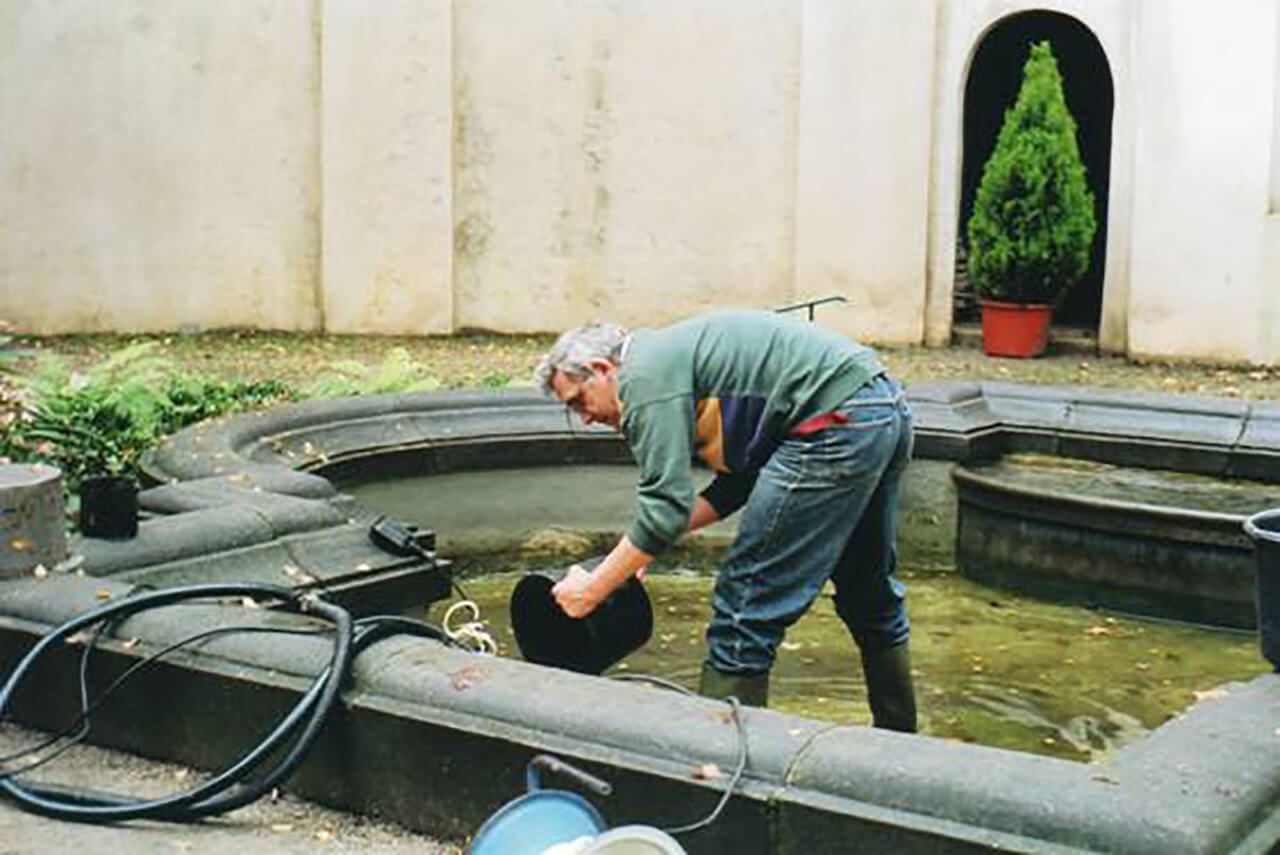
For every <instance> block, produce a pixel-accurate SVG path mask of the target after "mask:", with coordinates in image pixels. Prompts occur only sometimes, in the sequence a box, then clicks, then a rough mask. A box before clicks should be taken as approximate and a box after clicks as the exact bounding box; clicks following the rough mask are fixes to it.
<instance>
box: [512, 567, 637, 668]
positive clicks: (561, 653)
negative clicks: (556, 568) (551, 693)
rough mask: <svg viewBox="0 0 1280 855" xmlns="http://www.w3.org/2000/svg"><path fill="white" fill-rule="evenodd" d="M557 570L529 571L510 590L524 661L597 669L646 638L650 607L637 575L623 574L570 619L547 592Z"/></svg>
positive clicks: (627, 653) (553, 582) (558, 576)
mask: <svg viewBox="0 0 1280 855" xmlns="http://www.w3.org/2000/svg"><path fill="white" fill-rule="evenodd" d="M597 563H598V562H597ZM584 566H587V565H584ZM563 575H564V573H563V571H561V572H557V573H530V574H529V575H527V576H525V577H524V578H523V579H521V580H520V581H519V582H518V583H516V587H515V590H514V591H512V593H511V628H512V631H513V632H514V633H515V637H516V643H517V644H518V645H519V647H520V653H521V655H523V656H524V658H525V661H527V662H534V663H536V664H538V665H550V666H552V667H555V668H564V669H565V670H567V671H577V672H578V673H580V674H602V673H604V671H605V670H606V669H608V668H609V667H610V666H612V665H614V664H615V663H617V662H619V661H621V660H622V659H623V658H625V657H626V656H628V655H629V654H631V653H634V652H635V651H637V650H639V649H640V648H641V647H643V646H644V645H645V644H646V643H648V641H649V638H650V637H651V636H652V635H653V606H652V604H651V603H650V602H649V595H648V594H647V593H645V590H644V585H643V584H641V583H640V581H639V580H637V579H635V578H631V579H628V580H627V581H626V582H624V583H623V584H622V585H620V586H619V587H618V589H617V590H615V591H614V592H613V593H612V594H610V595H609V598H608V599H606V600H605V601H604V602H603V603H601V604H600V605H599V606H597V607H596V609H595V611H593V612H592V613H591V614H589V615H587V616H586V617H584V618H571V617H569V616H568V615H567V614H565V613H564V611H563V610H561V608H560V606H559V605H558V604H557V603H556V601H555V597H553V596H552V594H551V589H552V587H554V586H555V583H556V582H557V581H559V579H560V578H561V577H562V576H563Z"/></svg>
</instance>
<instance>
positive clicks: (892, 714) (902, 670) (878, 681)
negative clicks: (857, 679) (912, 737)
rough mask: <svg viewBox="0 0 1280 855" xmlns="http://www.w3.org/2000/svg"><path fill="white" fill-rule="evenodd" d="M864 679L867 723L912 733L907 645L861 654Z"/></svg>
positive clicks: (912, 701) (913, 709) (913, 718)
mask: <svg viewBox="0 0 1280 855" xmlns="http://www.w3.org/2000/svg"><path fill="white" fill-rule="evenodd" d="M862 674H863V676H864V677H865V678H866V681H867V703H868V704H870V706H871V723H872V725H874V726H875V727H879V728H884V729H885V730H897V731H901V732H902V733H915V732H916V695H915V690H914V689H913V688H912V685H911V656H910V654H909V653H908V652H907V644H906V642H903V643H902V644H899V645H896V646H894V647H890V648H889V649H888V650H881V651H880V652H878V653H873V654H871V655H870V656H867V655H864V656H863V657H862Z"/></svg>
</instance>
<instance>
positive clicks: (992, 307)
mask: <svg viewBox="0 0 1280 855" xmlns="http://www.w3.org/2000/svg"><path fill="white" fill-rule="evenodd" d="M1051 320H1053V306H1051V305H1049V304H1047V303H1002V302H999V301H996V300H983V301H982V352H983V353H985V354H987V355H988V356H1014V357H1021V358H1026V357H1031V356H1039V355H1040V354H1042V353H1044V350H1045V348H1046V347H1047V346H1048V344H1049V322H1050V321H1051Z"/></svg>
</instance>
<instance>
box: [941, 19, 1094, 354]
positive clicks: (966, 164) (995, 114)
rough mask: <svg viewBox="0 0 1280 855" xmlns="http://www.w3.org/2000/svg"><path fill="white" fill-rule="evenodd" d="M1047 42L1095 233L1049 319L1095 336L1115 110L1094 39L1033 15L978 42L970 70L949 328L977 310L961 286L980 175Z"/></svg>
mask: <svg viewBox="0 0 1280 855" xmlns="http://www.w3.org/2000/svg"><path fill="white" fill-rule="evenodd" d="M1040 41H1048V42H1050V43H1051V44H1052V45H1053V53H1054V56H1055V57H1056V58H1057V61H1058V71H1059V72H1060V73H1061V75H1062V84H1063V94H1064V95H1065V96H1066V100H1067V108H1068V109H1069V110H1070V111H1071V115H1072V116H1074V117H1075V120H1076V126H1077V131H1078V134H1077V141H1078V143H1079V146H1080V156H1081V158H1082V159H1083V160H1084V165H1085V170H1086V172H1087V175H1088V181H1089V187H1090V188H1091V189H1092V190H1093V196H1094V204H1095V210H1094V216H1095V218H1096V220H1097V223H1098V230H1097V233H1096V234H1095V236H1094V239H1093V251H1092V256H1091V259H1090V262H1089V270H1088V272H1086V273H1085V275H1084V278H1083V279H1082V280H1081V281H1080V282H1079V283H1078V284H1077V285H1076V286H1075V288H1073V289H1072V290H1071V291H1070V292H1069V293H1068V294H1067V296H1066V299H1065V300H1064V301H1063V303H1062V305H1061V306H1059V307H1058V310H1057V312H1055V314H1054V325H1055V326H1057V327H1068V328H1078V329H1081V330H1087V331H1089V332H1091V333H1095V334H1096V332H1097V329H1098V320H1099V318H1100V316H1101V314H1102V286H1103V272H1104V269H1105V264H1104V262H1105V260H1106V251H1107V207H1108V206H1107V202H1108V192H1109V187H1110V184H1111V117H1112V110H1113V107H1114V103H1115V90H1114V86H1113V85H1112V79H1111V68H1110V64H1109V63H1108V62H1107V57H1106V54H1105V53H1104V52H1103V50H1102V45H1101V44H1100V43H1099V42H1098V39H1097V38H1096V37H1095V36H1094V35H1093V33H1092V32H1091V31H1090V30H1089V28H1088V27H1086V26H1085V25H1084V24H1082V23H1080V21H1078V20H1076V19H1075V18H1072V17H1070V16H1069V15H1063V14H1060V13H1057V12H1046V11H1033V12H1020V13H1018V14H1014V15H1010V16H1009V17H1007V18H1004V19H1003V20H1001V21H1000V22H998V23H997V24H996V25H995V26H994V27H992V28H991V29H990V30H989V31H988V32H987V34H986V36H984V37H983V39H982V42H981V43H980V44H979V45H978V49H977V50H976V51H975V53H974V56H973V62H972V63H971V64H970V66H969V77H968V80H967V81H966V82H965V89H964V160H963V164H962V166H961V175H960V222H959V224H958V228H957V233H956V234H957V237H956V240H957V246H956V259H957V276H956V288H955V307H954V318H953V319H954V321H955V323H958V324H959V323H967V322H972V321H973V320H975V319H976V317H977V304H976V301H975V300H974V298H973V293H972V291H971V290H970V289H969V287H968V283H967V282H966V281H965V278H964V258H965V255H966V252H965V250H966V246H965V244H966V241H967V237H966V231H967V228H966V226H967V223H968V222H969V215H970V214H971V213H972V211H973V199H974V196H975V195H976V193H977V190H978V182H979V181H980V180H981V179H982V168H983V166H985V165H986V162H987V158H989V157H990V156H991V151H992V149H993V148H994V147H995V142H996V136H997V135H998V134H999V133H1000V124H1001V122H1002V121H1003V120H1004V114H1005V111H1006V110H1007V109H1009V108H1010V107H1012V106H1013V102H1014V101H1015V100H1016V99H1017V97H1018V88H1019V86H1021V84H1022V66H1023V64H1024V63H1025V62H1026V59H1027V55H1028V53H1029V51H1030V50H1031V45H1032V44H1034V43H1036V42H1040Z"/></svg>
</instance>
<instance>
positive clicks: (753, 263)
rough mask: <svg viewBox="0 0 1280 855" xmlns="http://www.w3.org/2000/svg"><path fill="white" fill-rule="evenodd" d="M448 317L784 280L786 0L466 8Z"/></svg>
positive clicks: (790, 168)
mask: <svg viewBox="0 0 1280 855" xmlns="http://www.w3.org/2000/svg"><path fill="white" fill-rule="evenodd" d="M455 14H456V16H457V32H458V34H459V36H458V43H457V45H456V51H457V54H456V55H457V60H456V62H457V68H458V69H459V71H458V75H457V78H456V80H455V101H454V105H455V110H456V114H455V124H456V126H457V128H458V133H457V134H456V136H455V145H456V149H455V178H456V186H455V225H454V247H455V250H456V252H457V257H456V260H455V264H456V280H455V286H456V289H457V305H458V321H459V324H460V325H462V326H475V327H485V328H494V329H511V330H530V329H555V328H558V327H561V326H566V325H571V324H573V323H577V322H581V321H584V320H587V319H589V318H592V317H611V318H616V319H618V320H620V321H622V322H623V323H628V324H649V323H661V322H664V321H667V320H671V319H674V318H676V317H679V316H682V315H684V314H687V313H689V312H692V311H695V310H698V309H702V308H707V307H711V306H720V305H729V304H734V305H755V306H762V305H772V304H776V303H778V302H781V301H783V300H785V299H786V297H787V296H788V294H789V291H790V281H791V266H792V255H793V228H794V221H793V218H792V198H793V194H794V175H795V167H794V154H795V146H794V135H795V103H796V90H797V86H798V65H797V37H798V11H797V7H796V6H795V5H794V4H793V3H791V2H788V0H765V1H764V2H756V3H752V4H750V5H749V6H745V5H743V4H741V3H737V2H728V0H698V2H688V0H650V2H644V3H634V2H620V1H619V2H599V3H591V4H584V3H577V2H545V3H538V4H536V5H535V4H528V3H522V2H515V1H514V0H478V2H472V3H467V4H465V5H463V6H459V7H458V8H457V10H456V12H455Z"/></svg>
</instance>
